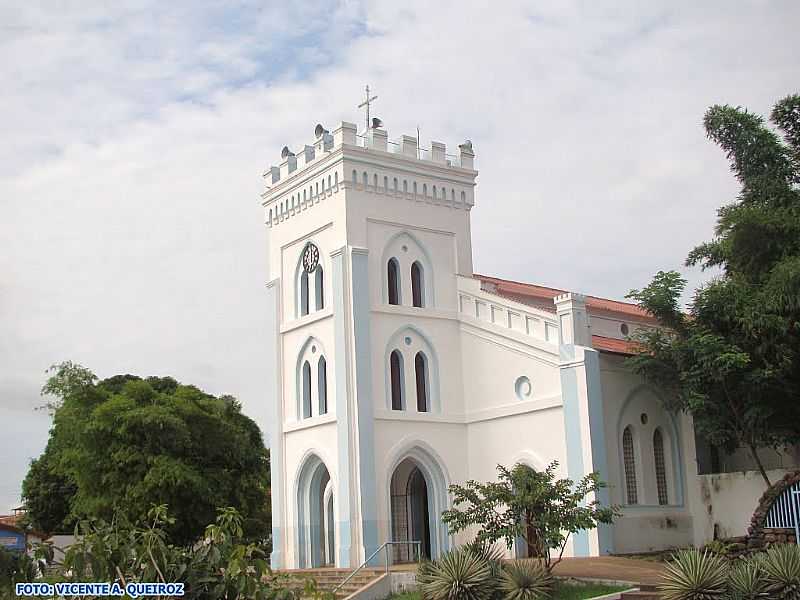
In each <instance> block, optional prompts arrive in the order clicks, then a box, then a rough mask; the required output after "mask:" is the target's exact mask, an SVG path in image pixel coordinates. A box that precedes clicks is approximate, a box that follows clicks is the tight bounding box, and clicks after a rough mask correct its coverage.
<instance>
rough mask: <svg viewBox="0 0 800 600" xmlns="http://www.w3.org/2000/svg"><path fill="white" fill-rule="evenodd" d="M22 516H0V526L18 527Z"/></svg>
mask: <svg viewBox="0 0 800 600" xmlns="http://www.w3.org/2000/svg"><path fill="white" fill-rule="evenodd" d="M20 516H21V515H0V524H3V525H14V526H16V524H17V521H19V519H20Z"/></svg>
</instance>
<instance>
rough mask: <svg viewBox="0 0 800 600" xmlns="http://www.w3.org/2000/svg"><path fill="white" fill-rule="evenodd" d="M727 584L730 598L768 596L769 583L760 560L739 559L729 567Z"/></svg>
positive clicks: (745, 599) (742, 599)
mask: <svg viewBox="0 0 800 600" xmlns="http://www.w3.org/2000/svg"><path fill="white" fill-rule="evenodd" d="M728 585H729V586H730V590H731V598H732V600H759V599H760V598H769V597H770V595H771V594H770V584H769V581H768V580H767V572H766V571H765V570H764V567H763V565H762V561H761V560H758V559H756V558H753V559H749V560H740V561H738V562H737V564H736V565H735V566H734V567H733V568H732V569H731V571H730V574H729V576H728Z"/></svg>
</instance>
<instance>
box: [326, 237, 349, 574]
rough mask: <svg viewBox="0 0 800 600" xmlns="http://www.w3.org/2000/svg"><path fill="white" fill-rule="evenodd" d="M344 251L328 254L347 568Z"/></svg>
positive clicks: (340, 513) (340, 560) (342, 562)
mask: <svg viewBox="0 0 800 600" xmlns="http://www.w3.org/2000/svg"><path fill="white" fill-rule="evenodd" d="M344 253H345V250H344V249H342V250H338V251H336V252H334V253H333V254H332V255H331V271H332V273H331V289H332V292H333V337H334V344H333V345H334V348H333V351H334V357H335V358H334V365H335V366H334V370H335V373H336V375H335V377H334V378H333V380H334V384H335V389H336V399H335V402H336V442H337V451H338V454H337V461H336V462H337V471H338V472H337V477H336V487H335V488H334V493H335V494H336V497H335V499H334V506H335V507H336V534H337V535H336V539H337V542H338V546H339V548H338V556H337V558H336V566H337V567H349V566H351V564H350V548H351V539H352V536H351V534H350V529H351V524H350V498H351V495H352V492H351V485H350V401H349V398H348V397H347V327H346V323H345V315H346V314H347V312H346V305H345V297H344V290H345V287H344V286H345V277H346V273H345V264H344Z"/></svg>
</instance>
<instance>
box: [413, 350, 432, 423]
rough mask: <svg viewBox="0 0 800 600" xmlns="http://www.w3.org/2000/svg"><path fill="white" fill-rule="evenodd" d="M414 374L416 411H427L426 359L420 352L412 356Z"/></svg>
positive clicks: (428, 405) (428, 406)
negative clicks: (415, 381)
mask: <svg viewBox="0 0 800 600" xmlns="http://www.w3.org/2000/svg"><path fill="white" fill-rule="evenodd" d="M414 375H415V377H416V380H417V412H428V411H429V410H430V404H429V402H428V359H427V358H426V356H425V355H424V354H423V353H422V352H417V355H416V356H415V357H414Z"/></svg>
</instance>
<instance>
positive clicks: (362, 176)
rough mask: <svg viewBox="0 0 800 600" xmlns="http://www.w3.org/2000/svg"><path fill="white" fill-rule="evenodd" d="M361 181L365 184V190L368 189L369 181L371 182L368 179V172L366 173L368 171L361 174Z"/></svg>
mask: <svg viewBox="0 0 800 600" xmlns="http://www.w3.org/2000/svg"><path fill="white" fill-rule="evenodd" d="M361 180H362V182H363V184H364V188H366V187H367V182H368V181H369V180H368V179H367V172H366V171H364V172H363V173H362V174H361Z"/></svg>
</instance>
